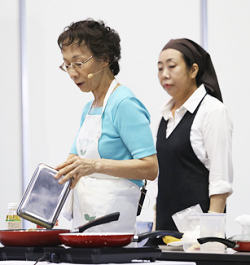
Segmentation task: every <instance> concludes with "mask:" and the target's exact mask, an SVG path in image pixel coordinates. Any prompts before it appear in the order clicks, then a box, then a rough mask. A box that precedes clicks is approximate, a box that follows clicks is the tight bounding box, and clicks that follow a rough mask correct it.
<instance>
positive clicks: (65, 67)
mask: <svg viewBox="0 0 250 265" xmlns="http://www.w3.org/2000/svg"><path fill="white" fill-rule="evenodd" d="M91 58H93V55H91V56H90V57H89V58H88V59H87V60H85V61H84V62H75V63H71V64H66V63H63V64H61V65H60V66H59V68H60V69H61V70H62V71H64V72H69V70H70V67H72V68H74V69H75V70H81V69H82V68H83V65H84V64H85V63H87V62H88V61H89V60H90V59H91Z"/></svg>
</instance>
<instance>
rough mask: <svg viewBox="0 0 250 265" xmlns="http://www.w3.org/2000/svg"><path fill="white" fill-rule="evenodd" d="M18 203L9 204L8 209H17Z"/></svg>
mask: <svg viewBox="0 0 250 265" xmlns="http://www.w3.org/2000/svg"><path fill="white" fill-rule="evenodd" d="M17 207H18V203H17V202H9V203H8V209H17Z"/></svg>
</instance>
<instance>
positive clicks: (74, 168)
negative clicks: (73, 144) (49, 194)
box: [55, 154, 95, 189]
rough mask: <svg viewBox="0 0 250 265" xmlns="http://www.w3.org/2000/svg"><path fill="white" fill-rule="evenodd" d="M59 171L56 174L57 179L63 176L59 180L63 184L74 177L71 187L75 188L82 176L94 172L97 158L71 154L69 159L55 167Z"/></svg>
mask: <svg viewBox="0 0 250 265" xmlns="http://www.w3.org/2000/svg"><path fill="white" fill-rule="evenodd" d="M55 169H56V170H58V173H57V174H56V175H55V178H56V179H59V178H60V177H61V176H63V175H64V176H63V177H62V178H61V179H60V180H59V181H58V182H59V183H60V184H63V183H64V182H66V181H67V180H69V179H71V178H73V182H72V184H71V189H73V188H74V187H75V185H76V183H77V182H78V180H79V179H80V178H81V177H84V176H86V175H91V174H93V173H94V169H95V160H94V159H86V158H80V157H78V156H77V155H73V154H71V155H69V157H68V159H67V160H66V161H65V162H64V163H62V164H60V165H58V166H56V167H55Z"/></svg>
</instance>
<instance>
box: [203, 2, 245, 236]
mask: <svg viewBox="0 0 250 265" xmlns="http://www.w3.org/2000/svg"><path fill="white" fill-rule="evenodd" d="M249 10H250V1H248V0H239V1H232V0H231V1H228V0H220V1H216V0H208V39H209V50H210V54H211V57H212V58H213V62H214V65H215V67H216V71H217V75H218V78H219V83H220V87H221V90H222V95H223V98H224V103H225V105H226V106H227V107H228V109H229V111H230V113H231V116H232V119H233V122H234V135H233V162H234V193H233V194H232V196H231V197H229V199H228V214H227V233H228V236H230V235H234V234H239V233H240V232H241V226H240V225H239V224H238V223H235V222H234V219H235V218H236V217H237V216H239V215H242V214H248V215H250V207H249V201H250V197H249V187H250V178H249V164H250V162H249V158H250V157H249V147H250V138H249V133H250V124H249V117H248V114H249V110H250V109H249V95H250V93H249V82H248V81H249V80H248V77H249V61H250V53H249V47H250V36H249V34H248V31H249V30H248V29H249V25H250V17H249Z"/></svg>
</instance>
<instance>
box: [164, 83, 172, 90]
mask: <svg viewBox="0 0 250 265" xmlns="http://www.w3.org/2000/svg"><path fill="white" fill-rule="evenodd" d="M171 86H172V85H170V84H165V85H164V87H165V88H166V89H169V88H170V87H171Z"/></svg>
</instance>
